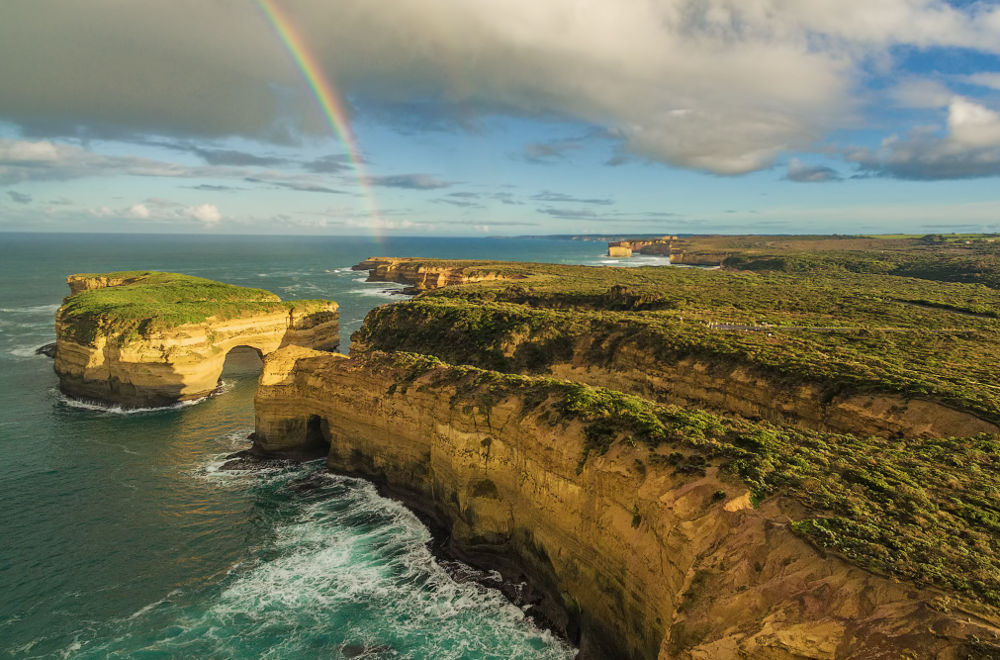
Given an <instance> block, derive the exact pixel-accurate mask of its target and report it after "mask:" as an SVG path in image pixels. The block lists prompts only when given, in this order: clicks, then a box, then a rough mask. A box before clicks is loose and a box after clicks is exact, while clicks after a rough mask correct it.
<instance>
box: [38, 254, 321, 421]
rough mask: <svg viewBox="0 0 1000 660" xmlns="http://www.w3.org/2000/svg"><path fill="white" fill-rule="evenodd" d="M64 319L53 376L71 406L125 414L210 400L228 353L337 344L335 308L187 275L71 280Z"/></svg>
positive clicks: (60, 324)
mask: <svg viewBox="0 0 1000 660" xmlns="http://www.w3.org/2000/svg"><path fill="white" fill-rule="evenodd" d="M67 283H68V284H69V286H70V291H71V294H70V296H68V297H67V298H66V299H65V300H64V301H63V304H62V306H61V307H60V308H59V311H58V312H57V313H56V355H55V370H56V373H57V374H58V375H59V386H60V389H61V390H62V391H63V392H64V393H66V394H67V395H69V396H72V397H76V398H82V399H89V400H96V401H100V402H104V403H113V404H118V405H122V406H125V407H146V406H163V405H169V404H171V403H175V402H178V401H183V400H188V399H196V398H200V397H203V396H205V395H207V394H209V393H211V392H212V391H213V390H215V389H216V387H217V385H218V380H219V375H220V374H221V373H222V367H223V363H224V362H225V359H226V355H227V354H228V353H229V351H230V350H231V349H233V348H235V347H237V346H248V347H251V348H253V349H256V350H257V352H258V353H260V354H261V355H266V354H267V353H270V352H271V351H273V350H275V349H276V348H278V347H280V346H286V345H289V344H297V345H302V346H308V347H311V348H322V349H326V348H334V347H336V346H337V344H338V343H339V334H338V333H339V324H338V315H337V303H335V302H332V301H327V300H299V301H291V302H283V301H282V300H281V299H280V298H279V297H278V296H276V295H274V294H273V293H270V292H268V291H264V290H262V289H250V288H245V287H239V286H234V285H231V284H224V283H221V282H214V281H212V280H206V279H203V278H200V277H192V276H190V275H183V274H179V273H160V272H155V271H126V272H113V273H99V274H78V275H70V276H69V277H68V278H67Z"/></svg>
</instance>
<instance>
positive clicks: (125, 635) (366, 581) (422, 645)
mask: <svg viewBox="0 0 1000 660" xmlns="http://www.w3.org/2000/svg"><path fill="white" fill-rule="evenodd" d="M248 476H249V477H250V478H251V479H256V477H254V476H253V474H251V475H248ZM267 485H268V487H269V488H273V489H274V492H275V493H277V495H279V496H280V497H281V498H283V501H282V502H281V504H280V507H281V508H291V509H292V512H293V515H291V516H289V517H287V518H284V519H282V520H279V521H276V522H275V525H274V528H273V531H272V534H271V535H270V536H269V537H268V540H267V541H266V542H265V543H263V544H262V545H261V546H260V547H257V548H254V549H253V550H252V556H251V557H249V558H248V559H247V560H245V561H242V562H241V563H239V565H238V566H237V567H235V568H234V569H233V570H232V571H231V572H230V574H229V575H228V576H226V577H224V578H223V579H222V583H221V584H219V585H217V586H216V587H214V588H211V589H205V590H204V593H202V594H199V595H198V597H196V598H193V599H189V600H190V601H191V602H189V603H188V604H186V605H183V606H182V605H180V604H179V603H173V602H165V601H163V600H161V601H160V602H157V603H151V604H150V605H148V606H146V607H145V608H143V609H141V610H139V611H138V612H136V613H135V614H134V615H133V617H132V618H131V619H129V620H127V621H123V622H121V625H122V627H123V628H124V629H125V630H121V631H117V633H118V634H117V635H115V637H117V639H114V641H106V642H104V643H103V644H102V645H101V648H100V649H93V650H94V651H99V652H100V653H102V654H112V655H114V654H128V653H135V652H137V651H139V650H152V649H155V650H157V651H159V652H160V653H166V654H167V655H174V654H183V655H187V656H188V657H196V656H200V657H260V656H261V655H267V657H316V656H325V657H334V658H338V657H339V658H342V657H372V658H375V657H378V658H436V659H440V660H459V659H460V658H484V659H486V658H496V659H498V660H499V659H500V658H503V659H505V660H506V659H508V658H513V659H523V660H527V659H529V658H530V659H532V660H536V659H541V660H556V659H559V660H565V659H567V658H571V657H573V651H572V649H570V648H569V647H568V646H566V645H565V644H563V643H562V642H560V641H558V640H556V639H555V638H553V637H552V635H550V634H548V633H546V632H544V631H541V630H539V629H537V628H535V627H534V626H533V625H532V624H531V623H530V621H528V620H527V619H526V618H525V616H524V614H523V612H522V611H521V610H520V609H519V608H517V607H515V606H514V605H512V604H510V603H509V602H508V601H507V600H506V599H504V597H503V596H502V595H501V594H500V592H498V591H496V590H493V589H487V588H485V587H483V586H481V585H479V584H477V583H475V582H461V583H459V582H456V581H455V580H453V579H452V578H451V577H450V576H449V575H448V573H447V572H446V571H445V570H444V568H443V567H442V566H441V565H440V564H438V563H437V562H436V561H435V559H434V558H433V556H432V555H431V553H430V551H429V550H428V548H427V543H428V541H429V540H430V533H429V532H428V531H427V529H426V528H425V527H424V526H423V525H422V524H421V523H420V522H419V520H418V519H417V518H416V516H414V515H413V514H412V513H411V512H409V511H408V510H407V509H405V508H404V507H403V506H402V505H401V504H399V503H397V502H393V501H391V500H387V499H384V498H382V497H380V496H379V495H378V494H377V492H376V490H375V487H374V486H373V485H372V484H370V483H368V482H366V481H362V480H359V479H351V478H347V477H339V476H334V475H330V474H328V473H326V472H323V471H322V470H319V469H317V468H316V466H311V467H303V468H299V469H297V470H291V471H289V470H286V471H285V472H284V474H283V475H281V476H280V477H278V478H277V479H275V478H270V479H269V480H268V484H267ZM167 600H168V601H169V600H172V599H170V598H168V599H167ZM178 600H180V599H178ZM146 619H148V620H146ZM144 620H146V621H144ZM151 624H155V625H151ZM140 630H145V631H147V632H144V633H140V634H130V633H131V632H132V631H136V632H138V631H140ZM150 633H151V634H150ZM105 639H106V640H107V639H108V638H107V637H106V638H105ZM90 650H91V649H87V651H90Z"/></svg>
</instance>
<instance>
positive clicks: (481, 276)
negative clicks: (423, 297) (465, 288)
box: [352, 257, 515, 293]
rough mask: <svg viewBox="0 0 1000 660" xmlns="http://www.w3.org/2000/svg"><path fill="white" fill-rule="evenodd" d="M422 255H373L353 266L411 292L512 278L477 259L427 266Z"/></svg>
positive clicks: (369, 276)
mask: <svg viewBox="0 0 1000 660" xmlns="http://www.w3.org/2000/svg"><path fill="white" fill-rule="evenodd" d="M423 261H424V260H421V259H409V258H395V257H384V258H382V257H372V258H369V259H365V260H364V261H362V262H361V263H359V264H357V265H356V266H353V267H352V268H353V269H354V270H367V271H368V281H369V282H396V283H397V284H406V285H408V286H410V287H411V288H412V292H413V293H419V292H420V291H428V290H430V289H439V288H441V287H443V286H452V285H456V284H469V283H471V282H484V281H487V280H502V279H515V278H513V277H511V276H507V275H504V274H502V273H499V272H496V271H491V270H489V269H484V268H480V267H477V266H476V262H473V261H470V262H466V263H463V262H462V261H460V260H452V261H450V262H449V263H450V265H447V266H427V265H425V264H424V263H423Z"/></svg>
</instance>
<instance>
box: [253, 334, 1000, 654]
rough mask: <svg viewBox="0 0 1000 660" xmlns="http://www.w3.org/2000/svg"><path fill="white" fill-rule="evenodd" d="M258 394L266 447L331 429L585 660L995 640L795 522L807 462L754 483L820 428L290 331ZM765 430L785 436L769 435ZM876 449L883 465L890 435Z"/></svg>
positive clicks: (320, 438) (259, 435)
mask: <svg viewBox="0 0 1000 660" xmlns="http://www.w3.org/2000/svg"><path fill="white" fill-rule="evenodd" d="M255 406H256V432H255V438H256V444H257V446H258V448H259V449H260V450H262V451H272V452H288V451H291V450H294V449H296V448H297V447H301V446H305V445H312V446H316V445H328V446H329V458H328V464H329V466H330V467H331V468H333V469H335V470H337V471H339V472H346V473H352V474H358V475H362V476H366V477H369V478H372V479H374V480H375V481H376V482H379V483H382V484H384V485H385V486H386V488H388V489H389V491H390V492H391V493H393V494H395V495H396V496H399V497H402V498H403V499H404V501H405V502H406V503H407V504H408V505H409V506H411V507H413V508H415V509H417V510H420V511H423V512H424V513H426V514H428V515H430V516H431V517H433V518H434V519H435V520H437V521H438V523H439V524H441V525H442V526H443V527H444V528H445V529H447V530H449V532H450V546H451V549H452V550H453V551H454V552H455V553H456V554H457V555H458V556H460V557H463V558H465V559H466V560H468V561H471V562H472V563H475V564H478V565H481V566H488V567H494V568H498V569H499V570H501V572H503V573H504V574H505V576H506V577H507V578H508V579H511V580H514V581H521V580H526V581H527V582H528V583H529V584H530V585H532V587H533V588H534V589H535V590H536V592H537V594H538V595H537V597H536V598H534V599H533V600H532V602H531V607H530V608H529V612H534V613H537V614H538V615H540V616H541V617H542V618H543V619H544V620H548V621H549V622H550V623H552V624H553V625H554V627H555V628H556V629H558V630H561V631H563V632H564V633H566V634H567V635H568V636H569V637H570V639H571V640H573V641H574V642H576V643H578V644H579V645H580V648H581V654H580V657H581V658H583V659H594V658H601V659H604V658H642V659H646V658H663V659H667V658H728V657H754V658H856V657H872V658H876V657H879V658H882V657H884V658H890V657H891V658H902V657H914V658H916V657H939V658H964V657H987V655H985V654H987V653H992V652H994V651H996V650H997V647H995V646H991V643H996V640H997V638H998V637H997V635H998V628H997V623H998V618H997V617H996V616H995V615H994V614H989V613H984V612H983V611H980V610H977V609H969V608H968V607H967V606H965V605H960V604H959V601H952V600H950V597H949V596H947V595H945V594H944V593H943V592H940V591H937V590H935V589H929V588H919V587H916V586H914V585H913V584H909V583H899V582H897V581H895V580H892V579H889V578H886V577H882V576H880V575H877V574H874V573H871V572H868V571H865V570H862V569H861V568H858V567H856V566H853V565H851V564H849V563H848V562H846V561H844V560H842V559H839V558H837V556H835V555H832V554H824V553H823V552H821V551H818V550H816V549H815V547H814V546H813V545H811V544H810V543H808V542H807V541H806V540H804V539H803V537H802V534H806V536H807V537H809V535H808V530H809V529H812V528H811V527H809V525H815V524H819V523H811V522H809V523H803V522H799V521H802V520H803V518H807V517H809V515H810V514H808V513H807V509H805V508H804V507H803V503H809V502H811V501H812V499H811V498H812V497H813V495H812V494H811V493H813V492H814V491H811V490H810V489H811V488H814V486H811V485H809V482H808V479H807V480H806V481H805V482H803V485H802V486H801V488H800V487H796V488H793V489H792V490H791V491H790V492H793V493H798V494H797V495H796V497H795V498H790V497H785V496H778V495H775V496H771V497H767V498H766V499H762V498H763V496H764V494H766V493H768V492H771V493H774V492H776V490H775V489H777V488H779V484H784V483H792V482H791V481H789V478H790V477H789V475H790V474H793V473H794V471H795V470H796V469H797V468H796V467H795V466H796V465H799V464H801V461H803V460H805V461H810V460H812V459H810V458H809V457H808V454H804V455H803V456H802V457H798V458H796V457H795V456H793V454H795V453H796V452H795V450H789V448H791V447H795V446H796V445H797V444H799V443H801V445H802V446H814V445H815V446H817V447H819V446H822V447H825V448H828V449H829V448H833V447H836V446H837V445H838V443H842V442H843V440H838V439H837V438H835V437H832V436H831V437H821V436H798V437H796V436H794V434H793V435H775V433H776V431H775V430H774V429H773V428H771V427H767V426H766V425H765V426H762V425H758V424H753V423H749V422H742V421H727V420H726V419H723V418H715V417H712V416H706V415H705V414H704V413H701V412H699V411H685V410H684V409H680V408H669V407H656V406H651V405H650V404H648V403H644V402H643V401H642V400H640V399H636V398H634V397H628V396H625V395H622V394H620V393H616V392H613V391H609V390H602V389H594V388H589V387H586V386H582V385H578V384H574V383H569V382H565V381H558V380H552V379H548V378H527V377H521V376H510V375H506V374H500V373H497V372H490V371H483V370H479V369H474V368H470V367H454V366H451V365H447V364H444V363H441V362H439V361H436V360H433V359H430V358H426V357H421V356H415V355H412V354H383V353H371V354H368V355H363V356H360V357H355V358H346V357H345V356H338V355H329V354H323V353H318V352H315V351H309V350H305V349H301V348H298V347H288V348H285V349H282V350H279V351H277V352H275V353H273V354H272V355H270V356H269V357H268V358H267V359H266V361H265V367H264V372H263V374H262V376H261V380H260V387H259V389H258V393H257V397H256V401H255ZM767 437H772V438H774V439H775V441H776V442H778V443H779V444H778V445H775V446H774V447H773V449H769V450H765V449H763V447H764V445H762V444H761V443H766V442H770V441H768V440H765V438H767ZM779 437H781V438H784V439H782V440H778V438H779ZM810 438H814V439H810ZM781 443H787V447H786V446H785V445H782V444H781ZM747 448H751V449H749V450H748V449H747ZM824 451H826V450H824ZM851 451H853V450H850V449H847V448H846V447H845V452H846V453H844V456H849V455H850V452H851ZM771 452H773V453H771ZM875 453H877V452H875ZM785 456H787V459H785V458H782V457H785ZM769 457H770V458H769ZM885 459H886V460H887V461H888V464H889V465H890V466H891V465H895V464H894V463H892V460H893V459H892V453H891V452H890V451H887V452H885ZM786 460H787V461H788V462H787V467H776V468H773V469H774V470H775V472H774V473H773V474H772V476H770V477H764V479H765V481H764V482H761V481H758V479H759V478H760V475H763V474H764V472H760V470H762V469H764V470H767V469H771V468H765V466H767V465H775V463H774V462H775V461H777V463H782V461H786ZM837 460H844V459H837ZM796 461H799V463H796ZM786 471H791V472H787V473H786ZM845 474H848V475H849V474H851V473H850V472H849V471H848V472H847V473H845ZM955 474H958V475H960V474H961V472H957V473H955ZM754 475H757V476H754ZM872 478H874V477H872ZM842 480H844V481H843V484H844V488H845V490H844V491H843V492H844V493H848V494H849V493H850V492H851V490H850V489H851V487H852V486H851V484H850V483H849V481H846V480H845V477H844V476H843V475H841V474H839V473H837V472H831V473H830V474H829V477H828V479H827V482H828V484H827V486H828V487H832V488H834V491H830V492H840V491H838V490H837V488H839V486H837V484H839V483H841V481H842ZM829 501H830V503H831V504H830V506H833V501H834V500H829ZM813 515H815V514H813ZM886 515H888V514H886ZM870 520H871V523H870V524H875V525H878V524H882V525H886V524H889V520H890V518H884V519H883V520H879V519H878V518H877V517H873V518H871V519H870ZM803 524H805V525H806V526H805V527H801V529H802V530H804V531H801V532H800V531H797V530H799V529H800V526H801V525H803ZM809 538H812V537H809ZM900 540H901V541H902V540H903V539H902V538H901V539H900ZM901 547H905V545H904V546H901Z"/></svg>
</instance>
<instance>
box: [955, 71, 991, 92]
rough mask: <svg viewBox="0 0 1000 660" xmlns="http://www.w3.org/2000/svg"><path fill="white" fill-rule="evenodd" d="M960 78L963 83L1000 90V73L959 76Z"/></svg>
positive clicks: (986, 72) (989, 72)
mask: <svg viewBox="0 0 1000 660" xmlns="http://www.w3.org/2000/svg"><path fill="white" fill-rule="evenodd" d="M958 78H959V80H962V81H963V82H967V83H971V84H973V85H979V86H980V87H989V88H990V89H1000V71H984V72H982V73H973V74H971V75H968V76H958Z"/></svg>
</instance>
